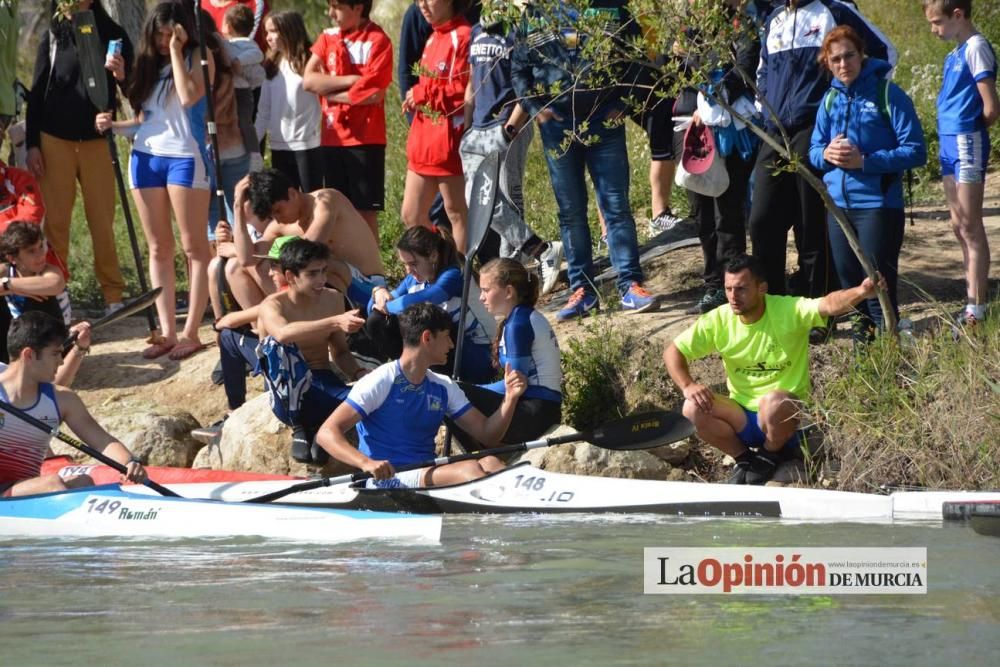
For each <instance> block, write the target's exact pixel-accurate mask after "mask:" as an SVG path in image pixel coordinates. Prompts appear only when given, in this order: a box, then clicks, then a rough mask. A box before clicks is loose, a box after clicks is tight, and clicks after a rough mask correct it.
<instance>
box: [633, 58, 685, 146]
mask: <svg viewBox="0 0 1000 667" xmlns="http://www.w3.org/2000/svg"><path fill="white" fill-rule="evenodd" d="M661 77H662V74H660V73H659V72H658V71H657V70H655V69H653V68H650V67H642V68H640V74H639V75H638V77H637V78H636V82H635V83H636V85H635V87H634V88H633V89H632V100H633V104H632V108H631V109H630V110H629V116H630V117H631V118H632V120H633V121H635V124H636V125H638V126H639V127H641V128H642V129H643V131H644V132H645V133H646V136H647V137H648V138H649V154H650V159H651V160H652V161H654V162H663V161H666V160H673V159H674V99H673V98H672V97H664V96H663V94H662V91H663V88H662V86H658V85H657V82H658V81H659V80H660V79H661Z"/></svg>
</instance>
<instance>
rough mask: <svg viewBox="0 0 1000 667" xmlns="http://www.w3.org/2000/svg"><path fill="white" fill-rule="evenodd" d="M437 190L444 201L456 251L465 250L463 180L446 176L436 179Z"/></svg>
mask: <svg viewBox="0 0 1000 667" xmlns="http://www.w3.org/2000/svg"><path fill="white" fill-rule="evenodd" d="M438 190H439V191H440V192H441V197H442V199H444V210H445V212H446V213H447V214H448V219H449V220H451V235H452V236H453V237H454V238H455V246H456V247H457V248H458V251H459V252H460V253H462V254H465V250H466V247H465V246H466V219H467V218H468V217H469V206H468V204H467V203H466V201H465V179H464V178H463V177H462V176H447V177H445V178H440V179H438Z"/></svg>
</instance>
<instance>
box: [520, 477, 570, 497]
mask: <svg viewBox="0 0 1000 667" xmlns="http://www.w3.org/2000/svg"><path fill="white" fill-rule="evenodd" d="M514 488H520V489H524V490H526V491H541V490H542V489H544V488H545V478H544V477H537V476H535V475H532V476H531V477H526V476H525V475H517V476H516V477H514ZM573 495H574V494H573V492H572V491H553V492H552V495H550V496H549V497H548V498H543V499H542V500H543V501H546V502H557V503H568V502H569V501H570V500H572V499H573Z"/></svg>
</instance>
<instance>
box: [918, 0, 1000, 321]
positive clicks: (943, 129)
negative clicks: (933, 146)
mask: <svg viewBox="0 0 1000 667" xmlns="http://www.w3.org/2000/svg"><path fill="white" fill-rule="evenodd" d="M923 5H924V15H925V16H926V17H927V21H928V22H929V23H930V24H931V32H932V33H934V34H935V35H936V36H937V37H938V38H940V39H943V40H947V41H954V42H958V46H957V47H956V48H955V50H953V51H952V52H951V53H949V54H948V56H947V57H946V58H945V60H944V78H943V80H942V82H941V92H940V93H939V94H938V98H937V111H938V136H939V139H940V143H941V149H940V150H941V176H942V178H943V180H944V194H945V198H946V199H947V200H948V208H949V209H950V210H951V225H952V228H953V229H954V231H955V236H956V237H957V238H958V242H959V243H960V244H961V245H962V255H963V256H964V257H965V280H966V290H967V296H968V300H967V305H966V306H965V310H964V311H963V312H962V314H961V315H959V317H958V323H959V324H960V325H974V324H975V323H976V322H978V321H981V320H982V319H983V317H984V316H985V314H986V302H987V299H988V298H989V295H988V293H987V278H988V276H989V271H990V247H989V243H988V241H987V238H986V229H985V228H984V227H983V188H984V181H985V180H986V163H987V159H988V158H989V154H990V137H989V127H990V126H991V125H992V124H993V123H994V122H996V120H997V117H998V116H1000V101H998V100H997V90H996V82H997V59H996V54H995V52H994V51H993V47H992V46H990V43H989V42H988V41H987V40H986V38H985V37H983V35H982V34H981V33H980V32H979V31H978V30H976V28H975V26H973V25H972V0H923Z"/></svg>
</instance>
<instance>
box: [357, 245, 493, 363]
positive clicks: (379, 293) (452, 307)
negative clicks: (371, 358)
mask: <svg viewBox="0 0 1000 667" xmlns="http://www.w3.org/2000/svg"><path fill="white" fill-rule="evenodd" d="M396 251H397V252H398V253H399V259H400V261H401V262H402V263H403V266H405V267H406V278H404V279H403V282H401V283H400V284H399V285H397V286H396V288H395V289H393V290H389V289H387V288H385V287H376V288H375V289H374V291H373V292H372V300H371V302H370V304H369V312H370V316H369V318H368V325H367V330H368V332H369V335H371V337H372V339H373V340H375V342H376V344H378V345H380V346H381V348H382V351H383V353H384V355H385V358H387V359H395V358H398V357H399V355H400V353H401V352H402V349H403V342H402V339H401V338H400V335H399V326H398V324H397V323H396V321H395V316H397V315H399V314H400V313H401V312H403V311H404V310H406V308H407V307H408V306H412V305H413V304H415V303H425V302H426V303H433V304H435V305H438V306H441V307H442V308H444V309H445V310H447V311H448V313H449V314H450V315H451V317H452V322H454V324H455V331H453V332H452V339H453V340H455V341H456V342H457V338H456V336H455V334H456V333H457V330H458V320H459V317H460V315H461V304H462V285H463V281H462V268H461V262H460V259H459V254H458V250H457V249H456V248H455V242H454V241H453V240H452V238H451V235H450V234H449V233H448V232H447V231H446V230H444V229H441V228H437V230H436V231H434V230H431V229H429V228H427V227H422V226H417V227H411V228H409V229H407V230H406V231H405V232H404V233H403V235H402V236H401V237H400V239H399V241H398V242H397V243H396ZM477 305H478V304H477ZM464 336H465V340H464V341H463V342H462V363H461V367H460V370H461V379H463V380H467V381H469V382H489V381H490V380H493V379H494V378H495V377H497V371H496V369H495V368H494V367H493V363H492V360H491V351H490V337H489V334H488V333H487V330H486V328H485V327H484V326H483V323H482V322H481V321H480V319H479V318H478V317H477V316H476V315H475V313H474V312H473V309H471V308H470V311H469V312H468V313H467V315H466V319H465V332H464ZM453 368H454V353H452V354H450V355H449V358H448V364H447V366H446V367H444V368H435V369H434V370H435V371H438V372H441V373H446V374H448V375H451V373H452V369H453Z"/></svg>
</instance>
